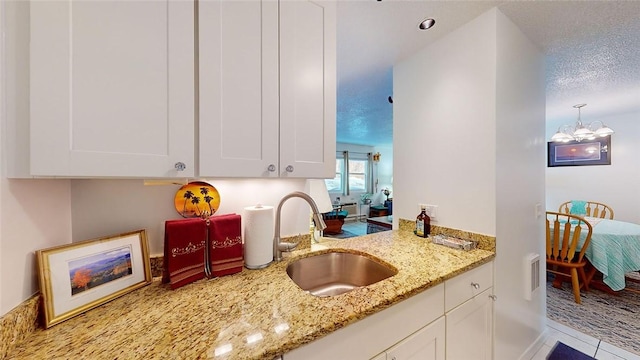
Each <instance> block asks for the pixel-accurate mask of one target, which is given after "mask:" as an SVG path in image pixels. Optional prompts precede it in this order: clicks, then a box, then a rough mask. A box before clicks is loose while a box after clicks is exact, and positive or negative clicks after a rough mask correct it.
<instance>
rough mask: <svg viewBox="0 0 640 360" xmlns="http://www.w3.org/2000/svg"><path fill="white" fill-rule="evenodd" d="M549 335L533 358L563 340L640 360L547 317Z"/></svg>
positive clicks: (360, 230)
mask: <svg viewBox="0 0 640 360" xmlns="http://www.w3.org/2000/svg"><path fill="white" fill-rule="evenodd" d="M342 228H343V229H345V230H348V231H351V232H352V233H355V234H358V235H364V234H366V233H367V223H366V222H360V221H353V220H352V221H346V222H345V223H344V225H342ZM547 326H548V328H549V329H548V336H547V340H546V341H545V343H544V344H543V345H542V347H541V348H540V349H539V350H538V351H537V352H536V354H535V355H534V356H533V357H532V358H531V360H544V359H546V358H547V355H548V354H549V352H551V349H553V346H554V345H555V344H556V342H557V341H561V342H563V343H565V344H566V345H569V346H571V347H572V348H574V349H576V350H580V351H582V352H583V353H585V354H587V355H590V356H593V357H595V358H596V359H598V360H640V356H639V355H635V354H633V353H630V352H628V351H625V350H622V349H620V348H618V347H615V346H613V345H611V344H608V343H606V342H604V341H601V340H599V339H596V338H594V337H592V336H589V335H585V334H583V333H581V332H578V331H576V330H574V329H572V328H570V327H567V326H565V325H562V324H560V323H558V322H555V321H553V320H550V319H547Z"/></svg>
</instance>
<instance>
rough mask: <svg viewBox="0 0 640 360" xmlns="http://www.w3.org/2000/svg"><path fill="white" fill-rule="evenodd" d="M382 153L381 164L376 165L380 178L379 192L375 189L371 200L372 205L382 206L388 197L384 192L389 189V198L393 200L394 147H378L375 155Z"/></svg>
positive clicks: (374, 151) (375, 149) (374, 150)
mask: <svg viewBox="0 0 640 360" xmlns="http://www.w3.org/2000/svg"><path fill="white" fill-rule="evenodd" d="M376 152H380V154H381V155H380V162H378V163H377V164H375V167H376V169H375V172H376V174H377V178H378V186H377V190H376V189H374V192H375V194H374V196H372V198H371V203H372V204H382V203H384V201H385V200H386V199H387V197H386V196H385V195H384V194H383V193H382V190H384V189H385V188H388V189H389V190H390V191H391V194H390V195H389V198H390V199H391V198H393V145H388V146H376V147H375V148H374V149H373V153H374V154H375V153H376Z"/></svg>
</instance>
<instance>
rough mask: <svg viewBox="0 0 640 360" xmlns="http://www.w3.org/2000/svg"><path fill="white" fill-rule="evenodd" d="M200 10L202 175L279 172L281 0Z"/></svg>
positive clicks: (209, 4)
mask: <svg viewBox="0 0 640 360" xmlns="http://www.w3.org/2000/svg"><path fill="white" fill-rule="evenodd" d="M198 14H199V21H198V27H199V29H198V34H199V43H200V51H199V65H200V71H199V81H200V101H199V103H200V106H199V108H200V126H199V129H200V173H201V174H202V175H203V176H221V175H222V176H238V177H262V176H273V177H277V176H278V172H277V167H278V121H279V120H278V116H279V115H278V3H277V2H276V1H265V2H260V1H237V2H233V1H202V2H200V3H199V8H198ZM269 166H272V169H273V170H272V171H269V170H268V169H269Z"/></svg>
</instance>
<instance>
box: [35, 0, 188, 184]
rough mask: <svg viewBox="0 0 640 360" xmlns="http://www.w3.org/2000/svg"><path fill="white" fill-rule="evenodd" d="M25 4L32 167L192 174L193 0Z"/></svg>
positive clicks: (84, 172) (41, 171)
mask: <svg viewBox="0 0 640 360" xmlns="http://www.w3.org/2000/svg"><path fill="white" fill-rule="evenodd" d="M30 6H31V10H30V16H31V19H30V24H31V25H30V30H31V44H30V59H31V64H30V66H31V68H30V108H31V117H30V136H31V137H30V151H31V154H30V175H33V176H63V177H71V176H78V177H102V176H105V177H109V176H115V177H189V176H194V175H195V163H194V157H195V156H194V138H195V129H194V126H195V117H194V109H195V106H194V88H195V86H194V64H195V60H194V57H195V55H194V54H195V48H194V33H195V32H194V5H193V2H191V1H169V0H167V1H33V2H31V4H30ZM181 164H183V165H184V170H179V169H176V167H178V168H181Z"/></svg>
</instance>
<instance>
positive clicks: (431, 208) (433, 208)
mask: <svg viewBox="0 0 640 360" xmlns="http://www.w3.org/2000/svg"><path fill="white" fill-rule="evenodd" d="M423 206H424V207H425V208H426V210H427V211H426V212H427V215H429V218H430V219H431V220H435V219H436V215H437V213H438V212H437V209H438V205H430V204H418V212H420V211H421V210H422V207H423Z"/></svg>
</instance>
